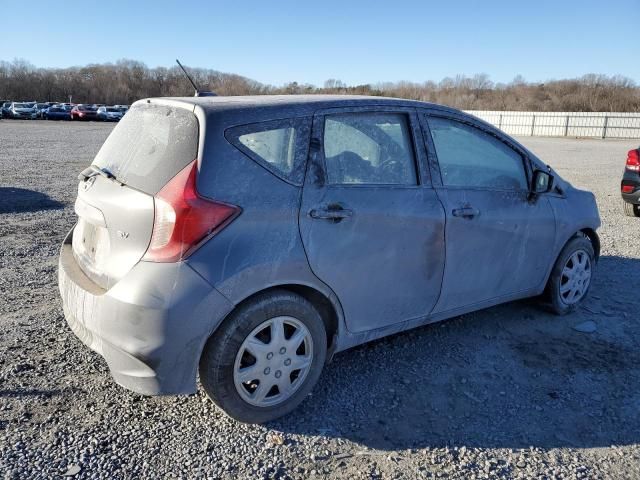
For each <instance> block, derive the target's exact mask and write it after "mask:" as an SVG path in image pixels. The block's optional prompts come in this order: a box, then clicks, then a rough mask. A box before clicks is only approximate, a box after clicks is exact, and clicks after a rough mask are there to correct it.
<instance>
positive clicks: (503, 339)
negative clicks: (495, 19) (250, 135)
mask: <svg viewBox="0 0 640 480" xmlns="http://www.w3.org/2000/svg"><path fill="white" fill-rule="evenodd" d="M111 128H112V126H111V125H104V124H98V123H82V124H77V123H71V122H61V123H56V122H39V121H33V122H18V121H6V120H5V121H0V473H2V475H4V478H16V479H26V478H31V479H33V478H51V477H59V476H61V475H64V474H67V475H69V476H73V475H75V477H76V478H271V477H276V478H336V477H345V478H346V477H348V478H407V479H409V478H436V477H438V478H440V477H443V478H494V477H500V478H639V477H640V446H639V444H640V386H639V385H638V380H639V379H640V322H639V321H638V312H640V296H639V295H638V293H637V292H638V284H640V219H632V218H627V217H624V216H623V214H622V208H621V204H620V198H619V194H618V188H619V179H620V175H621V173H622V165H623V162H624V158H625V155H626V151H627V150H628V149H629V148H632V147H634V146H637V144H638V142H637V141H635V142H634V141H615V140H607V141H602V140H572V139H546V138H523V139H522V141H523V142H524V143H525V144H526V145H527V146H528V147H530V148H531V149H532V150H533V151H535V152H537V153H538V154H539V155H540V156H541V157H542V158H543V159H545V160H546V161H548V163H550V164H551V165H553V166H554V167H555V168H557V170H558V172H559V173H560V174H561V175H563V176H565V178H567V179H568V180H569V181H571V182H573V183H574V184H575V185H576V186H578V187H584V188H588V189H590V190H592V191H594V192H595V194H596V196H597V199H598V204H599V207H600V213H601V215H602V221H603V226H602V229H601V231H600V235H601V238H602V258H601V261H600V263H599V265H598V269H597V272H596V277H595V280H594V284H593V288H592V291H591V296H590V298H589V299H588V301H587V302H586V304H585V306H584V307H583V308H582V309H581V310H580V311H579V312H578V313H575V314H573V315H570V316H567V317H564V318H559V317H555V316H553V315H551V314H548V313H546V312H544V311H542V310H540V309H539V308H538V307H537V306H536V304H535V303H533V302H530V301H527V302H516V303H513V304H509V305H503V306H499V307H495V308H491V309H488V310H485V311H482V312H478V313H475V314H471V315H465V316H463V317H459V318H456V319H453V320H450V321H447V322H443V323H440V324H435V325H431V326H428V327H424V328H420V329H417V330H414V331H411V332H407V333H404V334H401V335H396V336H394V337H391V338H387V339H384V340H381V341H378V342H375V343H372V344H369V345H366V346H362V347H359V348H356V349H354V350H351V351H348V352H345V353H342V354H339V355H338V356H337V357H336V358H335V360H334V361H333V363H331V364H330V365H328V366H327V368H326V370H325V372H324V374H323V376H322V378H321V379H320V383H319V385H318V386H317V388H316V389H315V390H314V392H313V395H312V396H311V397H310V398H309V399H308V400H307V401H306V402H305V403H304V404H303V406H302V407H301V408H300V409H299V410H297V411H296V412H295V413H294V415H292V416H291V417H289V418H287V419H285V420H282V421H279V422H276V423H273V424H270V425H267V426H246V425H239V424H236V423H234V422H233V421H231V420H229V419H228V418H226V417H225V416H224V415H223V414H222V413H220V412H219V411H217V410H216V408H215V407H214V406H213V404H212V403H211V402H210V401H208V400H207V398H206V397H205V396H204V394H203V392H202V391H200V392H199V393H198V394H197V395H194V396H190V397H164V398H145V397H141V396H138V395H135V394H132V393H130V392H128V391H125V390H123V389H122V388H120V387H118V386H117V385H116V384H115V383H114V382H113V381H112V380H111V378H110V376H109V374H108V371H107V368H106V366H105V363H104V362H103V361H102V359H101V358H100V357H99V356H98V355H96V354H94V353H92V352H91V351H89V350H88V349H87V348H85V347H84V346H83V345H81V344H80V342H79V341H78V340H76V338H75V337H74V336H73V335H72V333H71V331H70V330H69V328H67V326H66V323H65V321H64V318H63V316H62V309H61V306H60V301H59V299H58V292H57V281H56V268H57V253H58V246H59V244H60V243H61V241H62V239H63V236H64V235H65V233H66V232H67V231H68V230H69V228H71V226H72V225H73V223H74V213H73V200H74V197H75V191H76V175H77V173H78V172H79V171H80V170H81V169H82V168H83V167H85V166H86V165H88V164H89V163H90V161H91V159H92V157H93V156H94V155H95V153H96V152H97V150H98V148H99V146H100V145H101V143H102V141H103V140H104V139H105V137H106V136H107V135H108V133H109V131H110V129H111ZM585 321H593V322H595V324H596V331H595V332H593V333H583V332H579V331H577V330H575V329H574V327H575V326H577V325H579V324H581V323H583V322H585Z"/></svg>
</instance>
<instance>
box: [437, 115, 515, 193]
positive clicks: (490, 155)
mask: <svg viewBox="0 0 640 480" xmlns="http://www.w3.org/2000/svg"><path fill="white" fill-rule="evenodd" d="M428 123H429V129H430V130H431V137H432V138H433V143H434V144H435V148H436V154H437V155H438V163H439V164H440V173H441V175H442V183H443V184H444V185H445V186H450V187H486V188H495V189H500V190H520V189H522V190H526V189H527V177H526V174H525V170H524V163H523V159H522V156H521V155H520V154H519V153H518V152H516V151H515V150H513V149H511V148H510V147H509V146H507V145H505V144H504V143H502V142H501V141H500V140H498V139H497V138H495V137H493V136H491V135H489V134H488V133H485V132H483V131H482V130H479V129H477V128H474V127H472V126H470V125H467V124H464V123H461V122H457V121H455V120H449V119H445V118H439V117H428Z"/></svg>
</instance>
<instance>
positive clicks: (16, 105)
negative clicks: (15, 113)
mask: <svg viewBox="0 0 640 480" xmlns="http://www.w3.org/2000/svg"><path fill="white" fill-rule="evenodd" d="M13 108H31V105H30V104H28V103H14V104H13Z"/></svg>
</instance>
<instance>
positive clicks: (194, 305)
mask: <svg viewBox="0 0 640 480" xmlns="http://www.w3.org/2000/svg"><path fill="white" fill-rule="evenodd" d="M58 283H59V288H60V294H61V296H62V304H63V309H64V315H65V318H66V319H67V323H68V324H69V326H70V327H71V329H72V330H73V332H74V333H75V335H76V336H77V337H78V338H79V339H80V340H81V341H82V342H83V343H84V344H85V345H87V346H88V347H89V348H91V349H92V350H94V351H95V352H97V353H99V354H100V355H101V356H102V357H103V358H104V359H105V360H106V362H107V365H108V366H109V370H110V371H111V375H112V376H113V378H114V380H115V381H116V382H117V383H118V384H120V385H122V386H123V387H125V388H127V389H129V390H133V391H134V392H137V393H141V394H144V395H175V394H185V393H193V392H195V391H196V377H197V369H198V362H199V359H200V354H201V352H202V348H203V346H204V343H205V342H206V340H207V338H208V337H209V335H210V334H211V332H213V330H215V328H216V327H217V326H218V325H219V323H220V322H221V321H222V319H223V318H224V317H225V316H226V315H227V314H228V313H229V312H230V311H231V309H232V308H233V305H232V304H231V303H230V302H229V301H228V300H227V299H226V298H225V297H224V296H222V294H220V293H219V292H218V291H217V290H216V289H215V288H213V287H212V286H211V285H210V284H209V283H208V282H206V281H205V280H204V279H203V278H202V277H201V276H200V275H198V274H197V273H196V272H195V271H194V270H193V269H191V267H189V266H188V265H186V264H184V263H164V264H163V263H150V262H139V263H138V264H137V265H136V266H135V267H134V268H133V269H132V270H131V271H130V272H129V273H128V274H127V275H126V276H125V277H124V278H122V279H121V280H120V281H119V282H118V283H117V284H116V285H115V286H114V287H112V288H110V289H109V290H106V291H105V290H102V289H101V288H100V287H99V286H97V285H96V284H95V283H93V282H92V281H91V280H89V279H88V278H87V277H86V276H85V275H84V273H83V272H82V270H81V269H80V268H79V266H78V265H77V263H76V261H75V258H74V257H73V254H72V250H71V235H69V236H68V237H67V239H66V240H65V242H64V243H63V245H62V249H61V252H60V260H59V269H58Z"/></svg>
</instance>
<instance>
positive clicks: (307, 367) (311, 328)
mask: <svg viewBox="0 0 640 480" xmlns="http://www.w3.org/2000/svg"><path fill="white" fill-rule="evenodd" d="M278 332H282V334H279V333H278ZM298 343H299V345H298V346H295V345H297V344H298ZM287 350H288V351H287ZM326 355H327V334H326V330H325V327H324V322H323V321H322V317H321V316H320V314H319V313H318V311H317V310H316V309H315V308H314V307H313V305H312V304H311V303H309V302H308V301H307V300H306V299H304V298H303V297H301V296H299V295H296V294H294V293H291V292H289V291H286V290H274V291H271V292H267V293H265V294H260V295H258V296H256V297H255V298H253V299H252V300H250V301H249V302H247V303H244V304H243V305H241V306H240V307H238V308H237V309H236V310H235V311H234V312H232V313H231V314H230V315H229V317H228V318H226V319H225V320H224V321H223V322H222V324H221V325H220V327H218V329H217V330H216V331H215V332H214V333H213V335H211V337H210V338H209V340H208V341H207V343H206V345H205V348H204V351H203V354H202V357H201V359H200V381H201V382H202V386H203V387H204V390H205V392H206V393H207V395H208V396H209V398H211V400H213V402H214V403H215V404H216V405H217V406H218V407H220V408H221V409H222V410H223V411H224V412H225V413H226V414H227V415H228V416H230V417H231V418H234V419H235V420H238V421H240V422H244V423H265V422H269V421H271V420H275V419H276V418H279V417H282V416H284V415H286V414H288V413H290V412H291V411H292V410H294V409H295V408H296V407H297V406H298V405H300V403H302V401H303V400H304V399H305V398H306V396H307V395H308V394H309V392H310V391H311V390H312V389H313V387H314V386H315V384H316V383H317V381H318V378H319V377H320V373H321V372H322V368H323V367H324V363H325V359H326ZM298 366H299V367H300V368H296V367H298ZM281 389H282V390H281Z"/></svg>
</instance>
